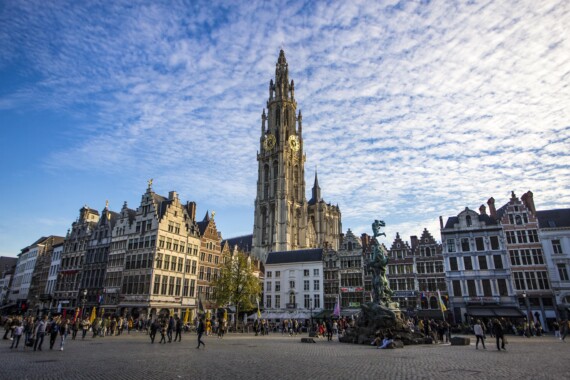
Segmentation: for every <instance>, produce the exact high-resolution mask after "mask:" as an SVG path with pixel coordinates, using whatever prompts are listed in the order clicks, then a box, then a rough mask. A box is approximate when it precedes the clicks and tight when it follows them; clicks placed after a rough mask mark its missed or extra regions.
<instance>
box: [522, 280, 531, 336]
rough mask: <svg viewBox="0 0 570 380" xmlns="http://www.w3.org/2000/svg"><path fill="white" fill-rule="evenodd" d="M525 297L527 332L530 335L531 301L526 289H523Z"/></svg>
mask: <svg viewBox="0 0 570 380" xmlns="http://www.w3.org/2000/svg"><path fill="white" fill-rule="evenodd" d="M522 296H523V298H524V302H525V304H526V321H527V327H526V328H527V331H525V334H527V335H528V336H530V315H531V314H530V303H529V301H528V297H527V294H526V290H523V294H522Z"/></svg>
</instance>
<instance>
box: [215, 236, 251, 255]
mask: <svg viewBox="0 0 570 380" xmlns="http://www.w3.org/2000/svg"><path fill="white" fill-rule="evenodd" d="M224 243H228V244H229V246H230V250H231V249H233V248H234V247H235V246H236V245H237V247H238V249H239V250H240V251H242V252H245V253H249V252H251V247H252V245H253V234H250V235H244V236H237V237H233V238H229V239H225V240H223V241H222V246H223V245H224Z"/></svg>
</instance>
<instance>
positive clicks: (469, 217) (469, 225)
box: [465, 215, 473, 227]
mask: <svg viewBox="0 0 570 380" xmlns="http://www.w3.org/2000/svg"><path fill="white" fill-rule="evenodd" d="M465 223H467V227H471V226H472V225H473V222H472V221H471V215H467V216H466V217H465Z"/></svg>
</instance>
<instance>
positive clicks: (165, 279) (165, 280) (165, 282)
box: [160, 276, 168, 295]
mask: <svg viewBox="0 0 570 380" xmlns="http://www.w3.org/2000/svg"><path fill="white" fill-rule="evenodd" d="M167 287H168V277H167V276H162V287H161V289H160V294H162V295H166V288H167Z"/></svg>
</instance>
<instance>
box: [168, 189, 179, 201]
mask: <svg viewBox="0 0 570 380" xmlns="http://www.w3.org/2000/svg"><path fill="white" fill-rule="evenodd" d="M176 198H178V194H176V191H170V192H169V193H168V199H169V200H171V201H172V200H174V199H176Z"/></svg>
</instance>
